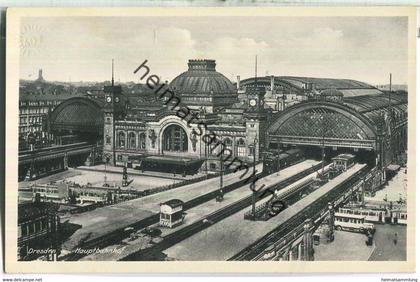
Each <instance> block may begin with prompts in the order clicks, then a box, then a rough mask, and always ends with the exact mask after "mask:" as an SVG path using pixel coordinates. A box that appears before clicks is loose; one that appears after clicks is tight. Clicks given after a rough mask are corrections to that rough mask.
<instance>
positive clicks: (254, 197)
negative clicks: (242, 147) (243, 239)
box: [251, 137, 258, 220]
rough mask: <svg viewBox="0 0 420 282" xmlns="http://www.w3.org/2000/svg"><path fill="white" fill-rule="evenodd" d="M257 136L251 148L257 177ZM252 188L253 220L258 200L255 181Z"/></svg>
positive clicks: (253, 173)
mask: <svg viewBox="0 0 420 282" xmlns="http://www.w3.org/2000/svg"><path fill="white" fill-rule="evenodd" d="M257 142H258V140H257V138H256V137H255V139H254V143H253V146H251V148H253V166H252V175H253V177H255V173H256V168H255V165H256V163H255V162H256V160H255V154H256V150H257ZM251 190H252V211H251V212H252V220H255V202H256V198H257V192H256V191H255V181H252V182H251Z"/></svg>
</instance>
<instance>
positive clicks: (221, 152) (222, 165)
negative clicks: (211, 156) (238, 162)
mask: <svg viewBox="0 0 420 282" xmlns="http://www.w3.org/2000/svg"><path fill="white" fill-rule="evenodd" d="M223 171H224V164H223V150H222V151H220V189H219V195H217V197H216V200H217V201H218V202H221V201H222V200H223Z"/></svg>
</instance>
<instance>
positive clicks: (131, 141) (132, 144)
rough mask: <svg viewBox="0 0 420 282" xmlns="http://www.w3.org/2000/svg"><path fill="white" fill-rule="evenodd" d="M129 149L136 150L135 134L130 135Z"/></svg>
mask: <svg viewBox="0 0 420 282" xmlns="http://www.w3.org/2000/svg"><path fill="white" fill-rule="evenodd" d="M128 147H129V148H131V149H135V148H136V134H135V133H134V132H130V133H129V134H128Z"/></svg>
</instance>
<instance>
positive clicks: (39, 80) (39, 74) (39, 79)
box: [36, 69, 44, 82]
mask: <svg viewBox="0 0 420 282" xmlns="http://www.w3.org/2000/svg"><path fill="white" fill-rule="evenodd" d="M36 81H38V82H43V81H44V77H43V76H42V69H39V70H38V78H37V79H36Z"/></svg>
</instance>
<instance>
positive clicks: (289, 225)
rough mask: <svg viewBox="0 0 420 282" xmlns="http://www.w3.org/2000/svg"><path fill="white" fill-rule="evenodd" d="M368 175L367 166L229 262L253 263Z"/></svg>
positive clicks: (317, 215) (296, 231)
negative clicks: (270, 247)
mask: <svg viewBox="0 0 420 282" xmlns="http://www.w3.org/2000/svg"><path fill="white" fill-rule="evenodd" d="M367 173H368V167H367V166H365V167H364V168H363V169H362V170H361V171H359V172H358V173H356V174H355V175H353V176H352V177H350V178H349V179H347V180H346V181H344V182H343V183H341V184H340V185H339V186H337V187H335V188H334V189H333V190H331V191H330V192H329V193H327V194H326V195H323V196H322V197H320V198H318V199H316V200H315V201H314V202H313V203H311V204H310V205H309V206H307V207H306V208H305V209H303V210H302V211H301V212H299V213H297V214H295V215H294V216H293V217H291V218H290V219H289V220H287V221H286V222H283V223H282V224H280V225H279V226H278V227H277V228H275V229H274V230H272V231H271V232H270V233H268V234H267V235H265V236H264V237H263V238H260V239H259V240H258V241H256V242H255V243H254V244H252V245H250V246H248V247H246V248H245V249H243V250H242V251H240V252H239V253H237V254H236V255H234V256H232V257H231V258H230V259H229V261H252V260H255V258H256V257H259V256H260V255H261V253H263V251H264V250H265V249H267V248H268V247H269V246H270V245H273V244H275V243H276V242H278V241H279V240H284V239H285V238H286V237H287V235H288V234H291V233H297V234H299V231H301V230H298V229H299V228H300V229H303V224H302V223H303V222H304V221H305V220H306V219H308V218H311V219H316V218H317V217H319V216H320V215H321V214H322V213H323V212H325V209H326V206H327V203H328V202H334V201H335V200H337V199H339V198H340V197H341V195H342V194H343V193H344V192H345V191H346V190H347V189H349V188H351V187H352V186H353V185H354V184H356V183H357V181H359V180H360V179H361V178H363V176H364V175H366V174H367Z"/></svg>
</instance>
